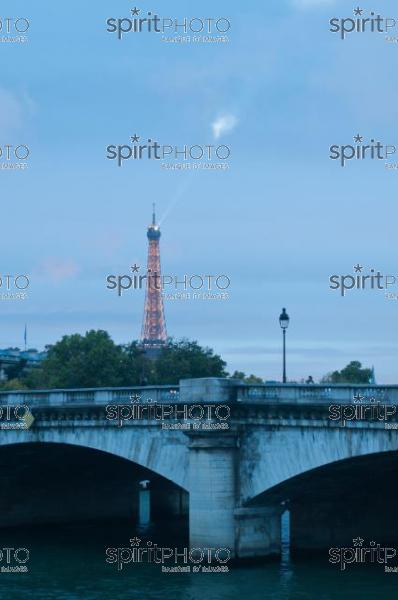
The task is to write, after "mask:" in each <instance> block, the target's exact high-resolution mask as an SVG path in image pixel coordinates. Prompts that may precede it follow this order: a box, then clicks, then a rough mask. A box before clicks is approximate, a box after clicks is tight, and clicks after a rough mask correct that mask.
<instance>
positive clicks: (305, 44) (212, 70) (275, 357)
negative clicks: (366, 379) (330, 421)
mask: <svg viewBox="0 0 398 600" xmlns="http://www.w3.org/2000/svg"><path fill="white" fill-rule="evenodd" d="M89 4H90V3H82V2H80V1H77V0H70V1H69V2H68V3H67V4H66V5H59V4H56V3H55V4H53V5H49V3H48V2H45V1H44V0H37V1H36V2H35V3H34V5H32V3H28V2H26V1H25V0H24V1H21V0H13V2H10V1H8V0H6V1H5V2H4V3H2V8H1V9H0V18H2V24H3V31H2V32H0V36H1V35H4V28H5V27H6V24H5V17H8V18H14V17H19V18H27V19H28V20H29V25H30V26H29V30H28V32H27V35H28V41H27V42H26V43H19V44H18V43H4V42H3V43H0V61H1V73H2V76H1V80H0V148H2V149H3V159H4V147H5V146H6V145H13V146H18V145H20V144H21V145H22V144H23V145H27V146H28V148H29V151H30V155H29V159H28V168H27V169H25V170H13V171H12V170H6V169H2V170H0V194H1V199H2V219H1V221H2V223H1V236H0V248H1V267H0V276H2V278H3V285H2V288H0V294H1V293H2V292H3V293H4V292H5V291H6V290H5V284H4V276H5V275H7V274H12V275H17V274H27V275H29V279H30V286H29V289H28V290H27V292H28V297H27V298H26V299H25V300H0V311H1V312H0V323H1V327H0V347H2V348H5V347H9V346H20V347H22V345H23V334H24V327H25V323H27V328H28V345H29V346H31V347H32V346H33V347H36V348H38V349H42V348H44V346H45V345H46V344H50V343H54V342H56V341H57V340H59V339H60V338H61V337H62V336H63V335H65V334H71V333H76V332H79V333H82V334H84V333H85V332H86V331H87V330H89V329H105V330H107V331H109V333H110V334H111V336H112V337H113V339H114V340H115V341H116V342H118V343H127V342H129V341H131V340H133V339H137V338H138V337H139V335H140V331H141V322H142V314H143V304H144V294H143V292H142V291H139V290H135V291H130V292H126V293H125V294H124V295H123V297H122V298H119V297H118V296H117V294H115V293H114V292H112V291H111V290H109V289H107V288H106V278H107V276H108V275H110V274H120V275H123V274H129V273H131V271H130V266H131V265H132V264H134V263H136V264H138V265H141V266H142V265H145V262H146V252H147V239H146V228H147V226H148V224H149V222H150V220H151V211H152V203H153V202H156V207H157V214H158V216H159V218H160V219H161V231H162V238H161V254H162V269H163V272H164V273H167V274H176V275H180V276H183V275H184V274H192V275H193V274H214V275H217V274H225V275H228V277H229V278H230V280H231V285H230V288H229V290H228V292H229V299H228V300H189V301H188V300H185V301H183V300H178V301H177V300H175V301H172V300H168V301H166V303H165V313H166V320H167V328H168V333H169V335H172V336H174V337H176V338H181V337H188V338H190V339H196V340H198V341H199V343H200V344H202V345H206V346H210V347H212V348H214V350H215V352H217V353H219V354H221V355H222V357H223V358H224V360H226V361H227V365H228V369H229V371H231V372H232V371H234V370H235V369H239V370H242V371H245V372H246V373H254V374H256V375H258V376H261V377H263V378H265V379H267V380H280V379H281V363H282V356H281V349H282V335H281V330H280V327H279V322H278V317H279V314H280V312H281V309H282V307H286V309H287V312H288V314H289V316H290V325H289V329H288V332H287V374H288V378H289V379H290V380H296V381H300V380H301V379H302V378H307V377H308V375H312V376H313V377H314V378H315V379H316V380H318V379H319V378H321V377H322V376H323V375H325V374H326V373H328V372H330V371H332V370H335V369H341V368H343V367H344V366H345V365H346V364H347V363H348V362H349V361H351V360H360V361H361V362H362V363H363V364H364V365H366V366H372V365H374V367H375V373H376V379H377V381H378V382H379V383H398V374H397V370H396V363H397V360H396V358H397V351H398V335H397V334H398V325H397V319H396V312H397V310H398V303H397V300H394V299H390V300H387V299H386V298H385V297H384V292H383V291H380V290H352V291H351V292H348V293H347V294H346V296H345V297H342V296H341V295H340V294H339V291H333V290H331V289H330V287H329V277H330V276H331V275H334V274H339V275H346V274H351V275H352V274H353V266H354V265H357V264H359V265H361V266H363V274H365V273H368V272H369V270H370V269H371V268H373V269H375V270H376V271H377V270H379V271H380V272H381V273H383V274H388V275H394V274H397V281H398V265H397V264H396V260H395V245H396V239H397V221H398V210H397V193H396V190H397V182H398V179H397V178H398V170H396V169H386V168H385V164H384V163H385V161H377V160H361V161H354V160H352V161H349V164H347V165H346V166H345V167H344V168H342V167H340V165H339V164H338V162H337V161H333V160H331V159H330V158H329V147H330V146H331V145H334V144H336V145H345V144H354V142H353V136H355V135H357V134H359V135H361V136H363V138H364V140H365V141H366V140H369V139H371V138H374V139H376V140H378V141H381V142H382V143H383V144H394V143H395V144H397V147H398V130H397V127H396V123H397V113H398V103H397V102H396V98H397V93H398V80H397V77H396V76H395V73H396V59H397V53H398V44H397V43H394V41H390V42H387V41H386V40H385V35H384V34H380V33H373V34H372V33H370V32H364V33H356V32H354V33H352V34H349V35H347V37H346V39H344V40H342V39H341V38H340V36H339V34H336V33H332V32H330V31H329V28H330V26H329V20H330V19H332V18H338V19H341V18H353V8H355V7H356V6H357V5H356V4H355V6H354V5H351V4H349V3H347V1H346V0H341V1H339V0H335V1H333V0H330V1H327V0H324V1H321V0H267V2H266V3H264V0H251V1H249V2H247V3H244V4H238V3H235V4H233V3H231V2H227V1H225V0H219V1H218V2H217V3H216V8H215V3H214V2H212V1H210V0H201V2H200V3H199V2H192V3H190V4H189V6H188V7H187V3H183V2H181V1H179V2H176V1H172V0H167V3H165V2H162V3H158V4H156V3H150V4H148V3H146V4H145V6H144V4H143V3H137V4H136V5H134V3H129V2H127V1H125V0H116V1H115V2H112V3H109V2H107V1H105V0H98V1H97V2H96V3H95V7H94V6H93V5H92V6H90V5H89ZM135 6H136V7H137V8H138V9H139V10H140V11H141V12H142V13H144V14H146V12H147V11H152V13H153V14H155V13H157V14H158V15H161V16H163V17H172V18H180V19H183V18H184V17H186V18H188V19H191V18H199V17H200V18H205V17H209V18H210V17H221V18H223V19H228V20H229V21H230V23H231V28H230V30H229V31H228V39H229V41H228V42H219V43H172V42H164V41H162V40H161V35H159V34H149V33H147V32H142V33H130V34H126V35H125V36H124V37H123V38H122V39H121V40H118V39H117V37H116V36H115V34H112V33H109V32H107V31H106V28H107V26H106V21H107V19H109V18H118V17H119V18H128V17H131V12H130V11H131V9H132V8H134V7H135ZM359 8H360V9H363V11H364V12H363V15H364V16H368V15H369V12H370V11H371V10H373V11H374V12H375V13H377V14H380V15H383V16H384V17H389V18H390V17H391V18H393V17H394V16H397V20H398V9H397V7H396V3H395V2H393V1H392V0H391V1H386V0H385V1H381V0H380V1H378V2H372V3H371V2H369V1H367V0H366V1H365V0H363V1H361V2H360V4H359ZM131 18H132V17H131ZM223 22H224V21H223ZM395 29H396V35H397V36H398V26H397V27H396V28H395ZM394 31H395V30H394V29H393V30H392V32H391V34H390V35H393V34H394ZM133 135H138V136H139V137H142V139H144V140H145V139H148V138H151V139H153V140H157V141H158V142H159V143H160V144H167V145H173V146H174V145H176V146H179V147H180V146H182V145H184V144H186V145H188V146H193V145H198V144H199V145H206V144H216V145H218V144H220V145H221V144H222V145H228V147H229V148H230V151H231V156H230V158H229V160H228V166H229V168H228V169H226V170H214V171H209V170H198V171H183V170H175V169H174V170H172V169H162V168H161V166H160V164H159V162H160V161H159V162H158V161H154V160H141V161H125V164H124V165H123V166H122V167H120V168H119V167H118V166H117V164H115V161H111V160H108V159H107V158H106V156H107V150H106V149H107V146H108V145H112V144H114V145H119V144H120V145H122V144H128V143H129V141H130V137H131V136H133ZM1 160H2V159H1V158H0V162H1ZM390 162H394V161H393V160H392V161H390ZM397 162H398V159H397ZM391 291H392V292H394V291H395V292H398V289H397V286H396V287H395V288H391Z"/></svg>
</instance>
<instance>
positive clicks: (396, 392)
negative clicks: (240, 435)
mask: <svg viewBox="0 0 398 600" xmlns="http://www.w3.org/2000/svg"><path fill="white" fill-rule="evenodd" d="M236 400H237V402H242V403H250V404H253V403H254V404H263V403H268V402H270V403H273V402H277V403H288V404H289V403H293V404H318V403H321V404H330V403H336V404H353V403H355V402H363V403H369V402H370V403H377V402H380V403H385V404H398V385H385V386H380V385H370V384H365V385H345V384H333V385H318V384H302V385H301V384H292V383H287V384H265V385H240V386H238V387H237V393H236Z"/></svg>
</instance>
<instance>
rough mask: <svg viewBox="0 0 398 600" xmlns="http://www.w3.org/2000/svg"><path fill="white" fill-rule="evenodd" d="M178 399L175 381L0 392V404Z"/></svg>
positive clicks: (32, 404) (104, 402) (126, 402)
mask: <svg viewBox="0 0 398 600" xmlns="http://www.w3.org/2000/svg"><path fill="white" fill-rule="evenodd" d="M178 401H179V386H178V385H177V386H169V385H167V386H166V385H163V386H145V387H131V388H130V387H129V388H127V387H126V388H86V389H76V390H75V389H73V390H72V389H67V390H33V391H29V390H21V391H16V392H14V391H13V392H11V391H7V392H0V406H7V405H17V404H26V405H28V406H61V405H62V406H63V405H65V404H70V405H106V404H129V403H130V402H145V403H146V402H157V403H158V404H170V403H173V402H178Z"/></svg>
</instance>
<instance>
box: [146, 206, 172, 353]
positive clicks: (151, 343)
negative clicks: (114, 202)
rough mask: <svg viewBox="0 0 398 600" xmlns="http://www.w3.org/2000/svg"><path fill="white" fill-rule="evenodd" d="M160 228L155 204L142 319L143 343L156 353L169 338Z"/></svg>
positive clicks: (149, 229)
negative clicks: (164, 301)
mask: <svg viewBox="0 0 398 600" xmlns="http://www.w3.org/2000/svg"><path fill="white" fill-rule="evenodd" d="M160 236H161V233H160V229H159V225H157V224H156V214H155V204H154V205H153V213H152V223H151V225H149V227H148V231H147V237H148V264H147V273H148V278H147V285H146V293H145V308H144V318H143V321H142V330H141V343H142V345H143V347H144V348H145V349H146V350H147V351H148V353H149V354H155V355H156V353H157V352H158V351H159V350H160V348H161V347H162V346H163V344H164V343H165V341H166V340H167V330H166V321H165V318H164V306H163V297H162V286H161V269H160V247H159V240H160Z"/></svg>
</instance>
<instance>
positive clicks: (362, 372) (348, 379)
mask: <svg viewBox="0 0 398 600" xmlns="http://www.w3.org/2000/svg"><path fill="white" fill-rule="evenodd" d="M371 377H372V369H366V368H362V364H361V363H360V362H359V361H357V360H353V361H351V362H350V363H349V364H348V365H347V366H346V367H344V369H342V370H341V371H333V373H328V374H327V375H325V377H323V378H322V381H321V382H322V383H369V382H370V380H371Z"/></svg>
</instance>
